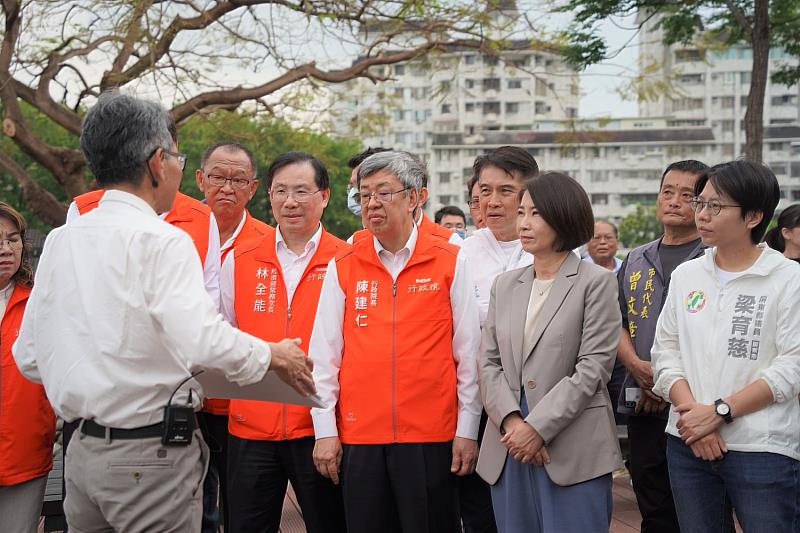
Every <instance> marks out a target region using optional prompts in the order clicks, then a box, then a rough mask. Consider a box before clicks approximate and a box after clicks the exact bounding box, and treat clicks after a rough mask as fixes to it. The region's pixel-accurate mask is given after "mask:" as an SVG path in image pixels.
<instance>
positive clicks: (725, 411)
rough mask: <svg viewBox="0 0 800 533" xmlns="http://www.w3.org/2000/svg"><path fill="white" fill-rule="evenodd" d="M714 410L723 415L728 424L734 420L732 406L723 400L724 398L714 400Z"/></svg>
mask: <svg viewBox="0 0 800 533" xmlns="http://www.w3.org/2000/svg"><path fill="white" fill-rule="evenodd" d="M714 411H715V412H716V413H717V414H718V415H719V416H721V417H722V419H723V420H724V421H725V423H726V424H730V423H731V422H733V416H731V406H730V405H728V404H727V403H725V402H724V401H722V398H720V399H719V400H717V401H715V402H714Z"/></svg>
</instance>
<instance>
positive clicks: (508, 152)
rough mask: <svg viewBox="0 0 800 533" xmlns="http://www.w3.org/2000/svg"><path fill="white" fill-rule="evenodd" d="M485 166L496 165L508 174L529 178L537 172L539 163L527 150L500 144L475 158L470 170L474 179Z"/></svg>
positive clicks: (523, 178)
mask: <svg viewBox="0 0 800 533" xmlns="http://www.w3.org/2000/svg"><path fill="white" fill-rule="evenodd" d="M486 167H497V168H499V169H500V170H502V171H503V172H505V173H506V174H508V175H509V176H513V177H515V178H518V179H522V180H527V179H531V178H533V177H534V176H536V175H537V174H538V173H539V165H538V164H537V163H536V160H535V159H534V158H533V156H532V155H531V154H530V153H528V151H527V150H525V149H523V148H520V147H518V146H501V147H500V148H495V149H494V150H491V151H489V152H487V153H485V154H483V155H479V156H478V157H476V158H475V163H473V165H472V170H473V172H474V174H475V177H476V179H480V176H481V172H482V171H483V169H485V168H486Z"/></svg>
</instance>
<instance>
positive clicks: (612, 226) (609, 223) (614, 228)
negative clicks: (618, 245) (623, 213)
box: [594, 218, 619, 239]
mask: <svg viewBox="0 0 800 533" xmlns="http://www.w3.org/2000/svg"><path fill="white" fill-rule="evenodd" d="M598 222H602V223H603V224H608V225H609V226H611V229H613V230H614V237H616V238H617V239H619V230H618V229H617V226H616V224H614V223H613V222H611V221H610V220H606V219H605V218H596V219H594V223H595V225H597V223H598Z"/></svg>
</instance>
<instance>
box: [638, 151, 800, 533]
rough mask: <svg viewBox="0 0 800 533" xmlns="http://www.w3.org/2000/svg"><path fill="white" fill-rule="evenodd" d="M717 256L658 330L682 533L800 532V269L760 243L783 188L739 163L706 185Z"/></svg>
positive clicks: (703, 193)
mask: <svg viewBox="0 0 800 533" xmlns="http://www.w3.org/2000/svg"><path fill="white" fill-rule="evenodd" d="M694 192H695V197H694V199H693V200H692V208H693V209H694V211H695V221H696V222H697V230H698V232H699V233H700V237H701V238H702V239H703V243H704V244H705V245H707V246H708V247H709V248H708V249H707V250H706V251H705V255H704V256H701V257H698V258H697V259H693V260H691V261H687V262H686V263H683V264H682V265H680V266H679V267H678V268H677V269H675V272H674V273H673V274H672V279H671V281H670V285H669V293H668V295H667V298H666V302H665V305H664V309H663V311H662V313H661V316H660V317H659V320H658V326H657V329H656V337H655V342H654V344H653V351H652V360H653V377H654V380H655V385H654V387H653V392H654V393H655V394H658V395H659V396H661V397H662V398H664V399H668V400H669V401H670V402H671V403H672V405H673V408H672V409H671V410H670V414H669V421H668V423H667V430H666V431H667V434H668V435H667V465H668V468H669V478H670V483H671V485H672V495H673V498H674V500H675V510H676V511H677V514H678V523H679V524H680V528H681V531H683V532H687V533H704V532H709V533H710V532H716V531H733V513H732V508H735V509H736V517H737V518H738V519H739V523H740V524H741V526H742V529H743V530H744V531H800V505H798V495H800V404H798V402H797V396H798V394H800V335H798V331H800V265H798V264H797V263H794V262H792V261H787V260H786V259H785V258H784V257H783V255H782V254H781V253H780V252H778V251H775V250H773V249H771V248H769V247H768V246H766V245H765V244H763V243H762V244H759V243H760V242H761V238H762V237H763V236H764V232H765V231H766V229H767V226H768V224H769V222H770V219H771V218H772V214H773V213H774V211H775V206H777V205H778V200H779V199H780V188H779V187H778V180H777V179H776V178H775V174H773V173H772V171H771V170H770V169H769V168H767V167H766V166H764V165H762V164H760V163H755V162H752V161H745V160H738V161H731V162H729V163H722V164H719V165H716V166H714V167H711V168H710V169H709V170H707V171H706V172H705V173H704V174H703V175H701V176H700V177H699V178H698V179H697V183H696V185H695V190H694Z"/></svg>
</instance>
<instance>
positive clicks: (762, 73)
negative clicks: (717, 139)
mask: <svg viewBox="0 0 800 533" xmlns="http://www.w3.org/2000/svg"><path fill="white" fill-rule="evenodd" d="M769 33H770V28H769V0H756V1H755V10H754V13H753V26H752V34H751V36H750V44H751V45H752V47H753V70H752V73H751V76H750V94H749V95H748V96H747V112H746V113H745V115H744V133H745V138H746V144H745V151H744V154H745V157H746V158H747V159H750V160H752V161H758V162H761V161H762V159H763V152H764V99H765V95H766V91H767V76H768V75H769V37H770V36H769Z"/></svg>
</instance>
